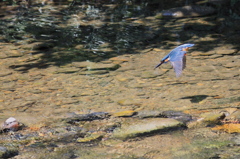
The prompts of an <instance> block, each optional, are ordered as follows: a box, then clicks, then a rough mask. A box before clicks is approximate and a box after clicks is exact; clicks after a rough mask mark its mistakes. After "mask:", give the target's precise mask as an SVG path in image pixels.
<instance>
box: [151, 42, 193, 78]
mask: <svg viewBox="0 0 240 159" xmlns="http://www.w3.org/2000/svg"><path fill="white" fill-rule="evenodd" d="M192 46H194V44H183V45H180V46H178V47H176V48H175V49H173V50H172V51H171V52H170V53H169V54H167V55H166V56H165V57H164V58H163V59H162V60H161V61H160V63H159V64H158V65H157V66H155V68H154V69H156V68H158V67H159V66H161V65H162V64H163V63H167V62H168V61H170V62H171V64H172V66H173V69H174V71H175V73H176V77H179V76H180V75H181V74H182V71H183V70H184V68H185V67H186V53H187V51H188V49H189V48H190V47H192Z"/></svg>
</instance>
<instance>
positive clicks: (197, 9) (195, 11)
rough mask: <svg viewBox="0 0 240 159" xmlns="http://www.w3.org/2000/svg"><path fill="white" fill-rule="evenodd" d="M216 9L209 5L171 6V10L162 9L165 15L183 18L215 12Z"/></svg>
mask: <svg viewBox="0 0 240 159" xmlns="http://www.w3.org/2000/svg"><path fill="white" fill-rule="evenodd" d="M214 12H215V9H214V8H212V7H208V6H199V5H191V6H183V7H178V8H171V9H169V10H164V11H162V16H163V17H172V18H181V17H196V16H204V15H209V14H213V13H214Z"/></svg>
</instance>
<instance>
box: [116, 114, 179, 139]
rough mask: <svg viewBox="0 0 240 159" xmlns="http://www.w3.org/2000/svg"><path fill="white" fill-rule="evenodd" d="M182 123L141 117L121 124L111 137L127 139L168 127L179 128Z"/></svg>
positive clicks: (167, 119)
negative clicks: (126, 123) (141, 118)
mask: <svg viewBox="0 0 240 159" xmlns="http://www.w3.org/2000/svg"><path fill="white" fill-rule="evenodd" d="M181 126H183V123H181V122H179V121H177V120H175V119H169V118H154V119H143V120H138V121H136V122H133V123H130V124H128V125H122V127H121V128H120V129H116V130H115V131H114V132H113V138H118V139H127V138H133V137H136V136H140V135H143V134H149V133H154V132H158V131H163V130H166V129H169V128H179V127H181Z"/></svg>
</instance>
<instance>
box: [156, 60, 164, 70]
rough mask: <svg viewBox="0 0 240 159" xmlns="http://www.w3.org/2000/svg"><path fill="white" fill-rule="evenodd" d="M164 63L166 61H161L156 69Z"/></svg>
mask: <svg viewBox="0 0 240 159" xmlns="http://www.w3.org/2000/svg"><path fill="white" fill-rule="evenodd" d="M163 63H164V61H161V62H160V63H159V64H158V65H157V66H155V67H154V69H156V68H158V67H159V66H161V65H162V64H163Z"/></svg>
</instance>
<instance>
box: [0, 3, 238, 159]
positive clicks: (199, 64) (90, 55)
mask: <svg viewBox="0 0 240 159" xmlns="http://www.w3.org/2000/svg"><path fill="white" fill-rule="evenodd" d="M180 4H181V3H180V2H179V3H177V4H175V5H180ZM183 5H184V3H183ZM168 7H169V4H167V3H166V4H164V5H162V4H154V3H147V2H145V1H141V2H134V1H123V2H122V3H114V2H106V3H101V2H99V3H94V4H93V3H89V4H88V3H75V4H73V5H68V4H64V5H62V4H61V5H53V4H50V3H49V4H45V5H42V4H38V5H35V4H33V6H31V7H26V6H24V5H22V6H18V5H17V6H4V7H2V8H1V9H2V10H1V12H0V15H1V22H0V23H1V26H0V28H1V32H0V33H1V37H0V49H1V53H0V58H1V62H0V65H1V68H2V69H1V71H0V82H1V92H0V93H1V96H0V110H1V111H0V113H1V117H0V119H1V121H2V122H4V121H5V120H6V119H7V118H9V117H11V116H12V117H14V118H16V119H17V120H19V121H20V122H21V123H23V124H24V125H26V126H27V127H28V128H29V129H24V130H21V131H20V132H16V134H17V135H18V133H19V134H22V135H23V136H24V135H25V136H28V137H26V138H27V139H26V140H22V139H21V140H20V139H19V138H18V136H17V137H16V136H15V137H16V138H17V139H19V141H18V140H17V139H16V140H15V139H9V138H11V134H9V133H1V134H0V135H1V138H2V143H1V144H2V145H1V146H3V147H7V148H11V144H10V143H12V148H13V149H14V152H15V150H16V149H17V150H16V151H17V152H19V153H18V155H13V156H15V157H14V158H28V157H30V156H35V158H44V157H46V156H45V155H44V156H43V155H42V154H44V153H46V152H49V156H48V157H49V158H59V156H62V155H65V156H66V158H96V156H97V157H98V158H214V157H215V158H216V157H218V158H228V157H229V158H231V157H232V158H234V157H236V156H238V155H239V154H238V151H237V150H238V149H239V135H238V134H235V135H232V134H228V133H225V132H219V131H212V130H211V126H212V125H211V124H212V123H211V124H208V125H201V126H196V128H195V127H194V126H193V127H191V128H190V127H189V129H183V130H176V131H172V130H171V131H167V132H165V133H153V134H147V135H146V136H145V135H143V136H139V137H136V138H133V139H127V140H123V141H122V140H118V139H112V138H111V133H112V129H115V127H119V125H124V124H125V123H127V124H129V123H130V124H131V123H134V122H135V120H142V119H138V118H136V117H134V116H133V114H134V113H135V114H136V113H138V114H140V112H141V111H149V112H151V111H169V110H172V111H182V112H184V113H187V114H190V115H191V116H192V117H193V119H194V120H196V119H200V118H201V117H200V116H201V114H202V113H205V112H212V111H213V110H221V109H224V110H225V109H227V108H239V90H240V87H239V75H240V72H239V62H240V56H239V44H238V41H237V39H238V37H239V29H238V27H237V26H238V21H236V19H234V17H226V16H225V15H211V16H206V17H190V18H184V19H164V18H158V17H156V16H155V15H156V14H157V13H158V12H160V11H161V10H162V9H167V8H168ZM172 7H176V6H172ZM189 42H191V43H194V44H195V46H194V47H193V48H192V49H190V51H189V53H188V55H187V68H186V69H185V70H184V72H183V74H182V76H181V77H180V78H176V77H175V73H174V71H173V69H172V68H171V66H170V64H164V65H162V66H161V68H160V69H157V70H153V68H154V66H155V65H156V64H158V62H159V60H160V59H161V58H162V57H163V56H165V55H166V54H167V53H168V52H169V51H171V50H172V49H173V48H175V47H176V46H178V45H180V44H182V43H189ZM95 112H107V113H110V114H111V117H110V118H108V117H106V118H105V117H104V118H103V119H99V120H96V121H84V122H82V121H81V122H76V123H74V124H73V125H71V124H70V125H69V123H68V124H66V123H63V122H62V120H63V119H65V118H67V117H68V116H69V113H70V114H71V113H76V114H91V113H95ZM118 112H120V113H122V112H123V113H122V114H120V115H123V116H120V115H119V114H118V115H116V114H114V113H118ZM132 112H134V113H133V114H132V115H129V114H131V113H132ZM128 113H129V114H128ZM216 114H217V113H216ZM126 116H127V117H126ZM132 116H133V117H132ZM106 127H107V128H106ZM108 127H109V128H108ZM80 128H81V130H78V129H80ZM82 128H83V129H86V130H84V131H83V130H82ZM66 130H67V133H66ZM106 130H107V131H106ZM79 131H81V133H79ZM102 131H103V132H104V135H102V134H101V133H102ZM105 131H106V132H107V134H106V132H105ZM99 132H100V133H99ZM93 134H97V135H99V134H100V135H99V136H97V137H99V139H98V140H97V141H95V140H93V142H92V139H89V138H84V136H85V137H86V136H88V135H89V136H90V137H92V136H91V135H93ZM12 136H13V135H12ZM29 136H31V139H29ZM32 136H33V137H32ZM78 137H80V139H82V138H83V139H84V140H87V139H89V140H90V142H87V143H78V142H77V140H78ZM92 138H93V137H92ZM9 145H10V146H9ZM19 145H20V146H19ZM21 146H23V147H24V148H23V149H21ZM79 147H81V148H82V149H79ZM36 151H37V152H38V153H36Z"/></svg>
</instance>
